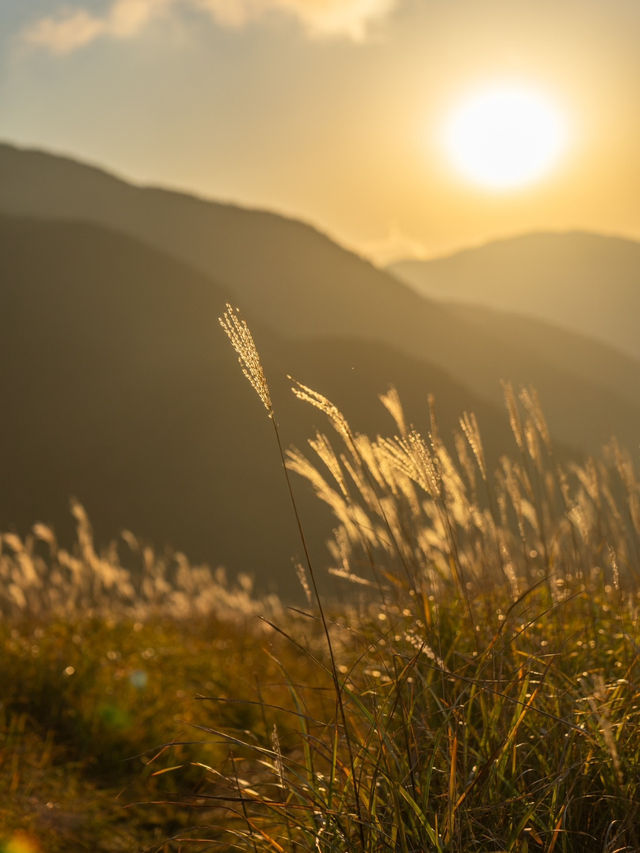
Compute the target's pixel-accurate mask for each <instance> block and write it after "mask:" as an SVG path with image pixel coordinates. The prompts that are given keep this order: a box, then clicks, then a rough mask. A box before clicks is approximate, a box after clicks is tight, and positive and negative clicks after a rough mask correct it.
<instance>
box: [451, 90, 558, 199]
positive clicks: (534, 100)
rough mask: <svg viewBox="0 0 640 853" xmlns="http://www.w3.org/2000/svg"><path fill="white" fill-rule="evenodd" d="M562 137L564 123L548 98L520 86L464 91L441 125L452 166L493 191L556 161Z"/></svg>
mask: <svg viewBox="0 0 640 853" xmlns="http://www.w3.org/2000/svg"><path fill="white" fill-rule="evenodd" d="M566 141H567V129H566V123H565V121H564V118H563V117H562V115H561V114H560V112H559V111H558V110H557V108H556V107H555V106H554V104H553V102H552V101H551V99H550V98H548V97H546V96H545V95H543V94H542V93H539V92H536V91H534V90H531V89H527V88H525V87H523V86H495V87H492V88H490V89H483V90H481V91H478V92H475V93H474V94H471V95H469V96H468V97H467V98H466V99H464V100H463V101H462V102H461V103H459V104H458V105H457V106H456V107H455V108H454V110H453V111H452V113H451V114H450V116H449V118H448V120H447V122H446V123H445V127H444V146H445V150H446V152H447V155H448V157H449V159H450V160H451V162H452V164H453V166H454V167H455V168H456V170H457V171H458V172H459V173H460V174H461V175H463V176H464V177H466V178H468V179H470V180H471V181H473V182H474V183H476V184H480V185H481V186H484V187H487V188H489V189H493V190H508V189H511V188H516V187H520V186H523V185H525V184H529V183H532V182H534V181H536V180H537V179H539V178H541V177H542V176H543V175H544V174H545V173H546V172H548V171H549V170H550V169H552V168H553V166H554V165H555V164H556V162H557V160H558V158H559V156H560V154H561V153H562V151H563V149H564V148H565V146H566Z"/></svg>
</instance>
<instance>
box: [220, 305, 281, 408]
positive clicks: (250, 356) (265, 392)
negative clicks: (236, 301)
mask: <svg viewBox="0 0 640 853" xmlns="http://www.w3.org/2000/svg"><path fill="white" fill-rule="evenodd" d="M218 319H219V322H220V325H221V326H222V328H223V329H224V331H225V333H226V335H227V337H228V338H229V340H230V341H231V345H232V346H233V348H234V350H235V351H236V352H237V354H238V361H239V362H240V366H241V367H242V372H243V373H244V375H245V376H246V377H247V379H248V380H249V382H250V383H251V386H252V387H253V389H254V391H255V392H256V394H257V395H258V397H260V399H261V400H262V405H263V406H264V407H265V409H266V410H267V414H268V415H269V417H270V418H272V417H273V404H272V402H271V394H270V392H269V385H268V384H267V379H266V377H265V375H264V370H263V369H262V362H261V361H260V356H259V355H258V350H257V348H256V345H255V342H254V340H253V335H252V334H251V330H250V329H249V327H248V326H247V324H246V322H245V321H244V320H243V319H242V318H241V317H240V316H239V314H238V310H237V308H234V307H233V306H232V305H229V303H228V302H227V306H226V311H225V312H224V314H223V315H222V316H221V317H219V318H218Z"/></svg>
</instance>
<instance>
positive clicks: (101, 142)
mask: <svg viewBox="0 0 640 853" xmlns="http://www.w3.org/2000/svg"><path fill="white" fill-rule="evenodd" d="M639 44H640V3H638V2H637V0H65V2H62V0H60V2H58V0H20V2H19V3H18V2H16V3H13V2H4V3H1V4H0V139H3V140H6V141H10V142H15V143H18V144H22V145H27V146H34V147H40V148H45V149H49V150H52V151H57V152H62V153H67V154H71V155H73V156H76V157H78V158H81V159H84V160H88V161H91V162H94V163H97V164H99V165H103V166H104V167H106V168H108V169H111V170H113V171H115V172H117V173H119V174H121V175H123V176H125V177H127V178H130V179H132V180H135V181H140V182H152V183H156V184H162V185H165V186H172V187H177V188H185V189H188V190H190V191H194V192H196V193H198V194H200V195H204V196H208V197H212V198H215V199H220V200H228V201H234V202H239V203H241V204H246V205H250V206H254V207H264V208H269V209H272V210H277V211H281V212H283V213H286V214H290V215H293V216H296V217H299V218H302V219H304V220H306V221H309V222H311V223H313V224H314V225H316V226H317V227H319V228H320V229H321V230H324V231H326V232H328V233H329V234H330V235H331V236H333V237H335V238H336V239H338V240H339V241H340V242H342V243H343V244H345V245H347V246H349V247H351V248H355V249H356V250H358V251H360V252H362V253H364V254H367V255H368V256H370V257H372V258H374V259H375V260H376V261H378V262H385V261H387V260H391V259H395V258H397V257H400V256H404V255H423V256H431V255H437V254H441V253H444V252H448V251H450V250H453V249H455V248H458V247H460V246H466V245H469V244H475V243H479V242H484V241H486V240H489V239H492V238H495V237H502V236H507V235H510V234H520V233H523V232H526V231H530V230H540V229H568V228H581V229H588V230H593V231H599V232H605V233H617V234H624V235H629V236H632V237H636V238H640V202H639V200H640V165H639V159H640V157H639V155H640V50H639V49H638V45H639ZM504 85H509V86H512V87H524V88H526V89H532V90H535V91H536V92H538V93H541V94H542V96H543V97H544V98H547V99H548V101H549V103H552V104H553V106H554V109H556V110H557V112H558V114H560V115H561V116H562V117H563V120H564V122H565V123H566V128H567V141H566V145H565V148H564V150H563V151H562V153H561V155H559V157H558V159H557V161H556V162H555V164H554V165H553V167H552V168H550V169H549V171H548V172H547V173H546V174H545V175H544V176H543V177H542V178H541V179H540V180H538V181H534V182H532V183H530V184H528V185H526V186H522V187H514V188H512V189H508V190H504V189H503V190H502V191H500V192H496V191H494V190H492V189H487V188H486V187H482V186H480V185H478V184H475V183H473V182H472V181H470V180H469V179H468V178H465V177H464V176H462V175H461V174H460V173H459V172H458V171H456V169H455V168H454V167H453V166H452V164H451V161H450V159H449V158H448V156H447V152H446V150H445V148H444V146H443V144H442V137H443V127H444V125H445V124H446V121H447V119H448V117H449V116H450V114H451V111H452V109H454V107H455V106H456V105H458V104H460V103H464V102H465V99H467V98H468V97H469V94H470V93H473V92H476V91H478V90H482V89H483V88H488V87H491V86H504Z"/></svg>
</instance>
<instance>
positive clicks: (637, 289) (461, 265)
mask: <svg viewBox="0 0 640 853" xmlns="http://www.w3.org/2000/svg"><path fill="white" fill-rule="evenodd" d="M388 270H389V271H390V272H391V273H393V275H395V276H397V277H398V278H399V279H400V280H401V281H404V282H405V283H407V284H409V285H411V286H412V287H414V288H415V289H416V290H417V291H418V293H421V294H423V295H425V296H428V297H430V298H436V299H444V300H455V301H461V302H467V303H473V304H479V305H485V306H487V307H490V308H498V309H501V310H505V311H515V312H519V313H522V314H527V315H529V316H531V317H537V318H540V319H544V320H551V321H552V322H555V323H558V324H559V325H561V326H563V327H566V328H568V329H572V330H574V331H578V332H582V333H583V334H585V335H589V336H590V337H593V338H597V339H599V340H602V341H605V342H606V343H608V344H610V345H611V346H614V347H617V348H619V349H621V350H623V351H626V352H627V353H629V354H630V355H632V356H634V357H635V358H640V335H639V334H638V323H637V317H638V316H640V243H638V242H635V241H633V240H626V239H622V238H620V237H604V236H601V235H598V234H588V233H584V232H578V231H574V232H568V233H564V234H552V233H549V234H547V233H542V234H529V235H526V236H523V237H517V238H511V239H507V240H498V241H495V242H492V243H489V244H487V245H485V246H481V247H479V248H474V249H467V250H465V251H462V252H457V253H456V254H454V255H451V256H448V257H444V258H436V259H433V260H428V261H415V260H405V261H398V262H397V263H394V264H391V266H389V267H388Z"/></svg>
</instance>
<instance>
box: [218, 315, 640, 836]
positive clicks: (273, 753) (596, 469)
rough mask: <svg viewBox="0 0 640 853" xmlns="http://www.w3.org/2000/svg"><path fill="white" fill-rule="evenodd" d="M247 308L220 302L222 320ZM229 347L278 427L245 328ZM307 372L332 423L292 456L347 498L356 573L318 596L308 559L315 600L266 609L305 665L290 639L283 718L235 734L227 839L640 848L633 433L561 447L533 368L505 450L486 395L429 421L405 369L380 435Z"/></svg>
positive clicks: (349, 568)
mask: <svg viewBox="0 0 640 853" xmlns="http://www.w3.org/2000/svg"><path fill="white" fill-rule="evenodd" d="M238 323H240V324H241V321H240V320H239V318H238V317H237V315H236V314H235V312H234V311H233V310H232V309H228V311H227V314H226V315H225V318H224V320H223V325H226V329H225V330H226V331H227V333H228V334H229V329H230V328H232V329H237V328H242V326H237V325H236V324H238ZM244 328H246V327H244ZM247 331H248V330H247ZM230 337H232V335H230ZM238 341H240V343H239V345H237V344H238ZM232 342H234V341H233V337H232ZM234 346H236V350H237V351H238V353H239V356H240V359H241V363H242V364H243V368H244V369H245V372H246V373H247V374H248V377H249V379H250V380H252V385H253V386H254V388H256V390H258V393H259V394H260V396H261V399H262V401H263V403H264V404H265V406H266V408H267V411H268V413H269V416H270V417H271V418H272V420H273V421H274V425H275V427H276V437H277V438H278V445H279V437H278V434H277V423H276V421H275V416H274V412H273V407H272V405H271V398H270V396H269V394H268V386H267V384H266V379H265V378H264V373H263V372H262V368H261V366H260V362H259V357H258V355H257V351H256V350H255V345H254V344H253V339H250V342H249V338H247V337H246V336H244V337H242V338H241V339H240V338H238V337H236V341H235V342H234ZM256 375H257V376H258V377H259V380H258V381H257V380H256ZM293 390H294V393H295V394H296V395H297V396H298V397H300V398H301V399H302V400H304V401H306V402H308V403H310V404H312V405H314V406H316V407H317V408H319V409H321V410H322V411H323V412H324V413H325V414H326V415H327V416H328V422H329V426H330V433H329V434H318V435H316V436H315V437H314V438H313V439H311V440H310V441H309V448H308V450H307V451H304V452H303V451H301V450H290V451H288V452H287V454H286V457H283V460H284V461H285V462H286V469H285V473H286V474H287V477H288V476H289V473H290V472H291V473H295V474H297V475H299V476H301V477H302V478H304V479H305V480H306V481H308V483H309V484H310V485H311V486H312V488H313V489H314V490H315V492H316V493H317V495H318V498H319V499H320V500H322V501H323V502H324V503H325V504H327V505H328V507H329V508H330V510H331V512H332V513H333V516H334V518H335V525H336V526H335V530H334V534H333V538H332V541H331V543H330V549H331V555H332V559H333V566H332V568H331V572H332V574H334V575H335V576H337V577H338V578H341V579H342V580H343V582H344V584H345V594H344V597H343V600H342V602H340V601H337V602H336V601H333V602H329V601H322V600H321V598H320V596H319V594H318V592H317V590H318V585H317V581H316V576H317V570H316V568H315V567H314V566H313V565H312V563H311V561H309V562H308V565H307V566H306V568H305V569H300V572H301V576H302V578H303V582H304V583H305V584H306V590H307V592H308V593H309V609H308V610H306V611H300V610H298V611H295V612H293V611H292V612H291V616H290V619H289V620H288V622H287V624H286V625H283V624H276V623H273V628H274V630H276V631H278V632H280V633H281V634H282V635H284V636H286V637H287V638H288V640H289V642H290V644H291V647H292V649H293V650H294V651H295V653H296V654H297V655H298V656H302V657H304V658H306V660H307V663H308V678H307V679H306V680H305V681H303V682H302V683H301V682H300V680H299V678H294V677H293V676H292V675H290V674H289V673H288V671H287V665H286V662H283V661H281V662H280V664H281V669H282V673H283V680H284V682H285V684H286V686H287V693H288V698H282V700H281V701H280V702H279V703H278V707H277V709H274V708H273V707H270V706H266V705H263V714H264V720H265V731H266V730H267V729H268V726H267V723H268V720H269V719H270V718H271V717H273V715H274V714H275V713H276V711H277V714H278V719H279V724H278V725H277V726H275V727H273V728H272V730H271V736H270V737H268V738H267V737H266V736H265V737H264V738H262V739H260V738H255V737H249V736H242V735H240V734H239V733H237V732H235V733H228V736H227V737H228V741H229V743H230V745H231V747H232V761H233V768H234V769H233V772H232V773H230V774H227V777H226V782H227V788H228V791H227V795H226V797H227V806H228V809H229V815H230V818H229V825H228V829H229V832H230V841H229V843H230V846H232V847H233V848H235V849H248V850H274V851H283V850H286V851H303V850H314V849H315V850H319V851H323V853H325V851H326V853H329V851H346V850H356V851H362V853H364V851H371V853H373V851H386V850H393V851H396V850H397V851H402V853H409V851H427V850H433V851H443V852H444V851H473V850H477V851H494V853H497V851H503V850H509V851H516V850H517V851H522V850H540V851H543V850H544V851H548V853H551V851H554V850H555V851H564V853H572V851H596V850H597V851H607V853H614V851H623V850H628V851H631V850H638V849H640V830H639V829H638V827H640V799H639V792H638V784H639V782H640V725H639V723H640V719H639V715H640V682H639V675H638V664H639V658H638V653H639V651H640V646H639V645H638V640H639V634H638V608H639V605H640V598H639V595H638V591H639V590H638V575H639V572H640V559H639V555H640V483H639V481H638V478H637V474H636V472H635V470H634V466H633V462H632V459H631V457H630V456H629V454H627V453H625V452H624V451H623V450H622V449H621V448H619V447H618V446H617V444H616V443H615V442H613V443H612V444H611V445H610V446H609V447H608V448H606V449H605V450H604V452H603V454H602V456H601V458H599V459H587V460H584V461H582V462H581V463H579V464H578V463H575V462H573V463H571V462H568V463H567V462H564V463H560V462H558V460H557V459H556V458H555V456H554V452H553V447H552V444H551V440H550V437H549V431H548V428H547V425H546V423H545V420H544V417H543V415H542V411H541V408H540V405H539V403H538V401H537V398H536V396H535V393H534V392H532V391H531V390H528V389H524V390H522V391H521V392H519V393H518V394H515V393H514V391H513V390H512V389H511V388H510V387H509V386H506V387H505V399H506V404H507V414H508V417H509V420H510V423H511V428H512V431H513V436H514V444H513V448H512V452H511V453H510V454H508V455H505V456H503V457H502V458H501V459H500V460H499V463H498V464H497V465H491V464H490V462H489V461H488V460H487V459H486V458H485V454H484V450H483V445H482V437H481V433H480V429H479V427H478V424H477V422H476V419H475V417H474V416H473V415H472V414H464V415H463V417H462V418H461V421H460V431H459V434H457V435H456V436H455V437H454V438H453V440H452V442H451V445H450V446H448V444H447V443H446V442H445V441H444V439H443V437H442V436H441V435H440V434H439V431H438V427H437V420H436V417H435V414H434V412H433V407H432V411H431V419H430V425H429V430H428V431H427V432H426V433H420V432H419V431H417V430H416V429H414V428H413V427H412V426H411V425H409V424H407V423H406V419H405V416H404V414H403V412H402V408H401V405H400V401H399V399H398V397H397V394H395V393H394V392H393V391H392V392H389V393H387V394H386V395H383V397H382V398H381V402H382V403H383V404H384V405H385V406H386V408H387V409H388V410H389V412H390V414H391V415H392V417H393V420H394V425H395V430H394V432H393V433H392V434H390V435H388V436H376V437H373V438H372V437H368V436H366V435H362V434H357V433H354V432H353V431H352V430H351V428H350V426H349V424H348V422H347V420H346V419H345V417H344V416H343V415H342V413H340V412H339V411H338V409H337V408H336V407H335V406H333V405H332V404H331V403H330V401H328V400H327V399H326V398H325V397H323V396H322V395H320V394H318V393H317V392H315V391H313V390H311V389H309V388H307V387H305V386H303V385H301V384H300V383H296V384H295V385H294V388H293ZM265 399H266V400H268V403H265ZM287 482H289V480H287ZM292 496H293V492H292ZM294 508H295V500H294ZM296 512H297V510H296ZM301 534H302V535H304V532H303V526H302V527H301ZM306 573H309V581H310V582H308V581H307V580H305V577H306ZM259 701H260V699H259V697H258V702H259ZM283 715H284V716H283ZM287 718H288V719H289V721H290V722H289V723H288V724H286V723H285V724H284V725H283V723H282V720H283V719H285V720H286V719H287ZM211 773H212V775H213V776H214V777H215V778H216V780H218V779H219V776H220V774H219V772H218V771H217V770H216V769H215V768H211Z"/></svg>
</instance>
